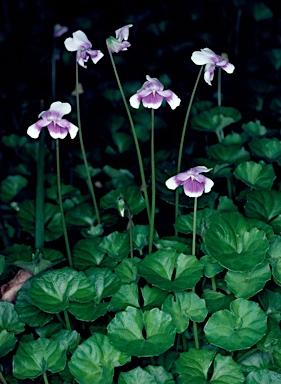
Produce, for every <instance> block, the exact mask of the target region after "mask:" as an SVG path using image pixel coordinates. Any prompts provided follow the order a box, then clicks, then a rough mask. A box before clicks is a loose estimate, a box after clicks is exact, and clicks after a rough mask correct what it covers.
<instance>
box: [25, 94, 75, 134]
mask: <svg viewBox="0 0 281 384" xmlns="http://www.w3.org/2000/svg"><path fill="white" fill-rule="evenodd" d="M70 111H71V105H70V104H69V103H61V102H60V101H55V102H54V103H52V104H51V106H50V109H48V111H43V112H41V113H40V115H39V116H38V117H41V119H40V120H38V121H37V123H35V124H32V125H31V126H30V127H28V129H27V134H28V135H29V136H30V137H32V138H33V139H37V138H38V137H39V134H40V132H41V129H42V128H43V127H48V131H49V133H50V135H51V137H52V138H53V139H64V138H65V137H66V135H67V134H68V133H69V134H70V137H71V138H72V139H74V137H75V136H76V134H77V132H78V127H76V125H74V124H72V123H70V122H69V121H68V120H66V119H63V118H62V117H63V115H66V114H68V113H70Z"/></svg>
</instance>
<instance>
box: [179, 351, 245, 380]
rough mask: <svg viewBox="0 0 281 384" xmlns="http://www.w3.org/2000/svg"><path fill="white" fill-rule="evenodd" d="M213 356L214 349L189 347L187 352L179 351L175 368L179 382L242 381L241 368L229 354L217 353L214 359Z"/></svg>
mask: <svg viewBox="0 0 281 384" xmlns="http://www.w3.org/2000/svg"><path fill="white" fill-rule="evenodd" d="M214 356H215V351H210V350H207V349H201V350H196V349H190V350H189V351H188V352H184V353H181V355H180V357H179V359H178V360H177V361H176V370H177V372H178V373H179V374H180V382H181V383H182V384H191V383H192V384H205V383H209V382H210V383H216V384H225V383H235V384H243V383H244V380H245V378H244V375H243V373H242V370H241V368H240V366H239V365H238V364H237V363H235V361H234V360H233V359H232V357H231V356H222V355H220V354H219V353H218V354H217V355H216V357H215V359H214ZM213 359H214V361H213ZM212 364H213V367H212V370H211V369H210V368H211V365H212ZM209 371H211V372H212V373H211V372H209ZM209 375H211V378H210V380H209V379H208V378H209Z"/></svg>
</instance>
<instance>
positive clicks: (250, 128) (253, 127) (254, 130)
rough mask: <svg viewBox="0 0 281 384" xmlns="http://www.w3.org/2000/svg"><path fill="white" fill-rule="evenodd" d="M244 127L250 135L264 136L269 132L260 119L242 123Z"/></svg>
mask: <svg viewBox="0 0 281 384" xmlns="http://www.w3.org/2000/svg"><path fill="white" fill-rule="evenodd" d="M242 129H243V131H245V132H246V133H248V135H250V136H264V135H265V134H266V132H267V129H266V128H265V127H264V126H263V125H261V122H260V121H259V120H256V121H255V122H254V121H250V122H249V123H244V124H242Z"/></svg>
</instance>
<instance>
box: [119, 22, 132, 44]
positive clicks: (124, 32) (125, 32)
mask: <svg viewBox="0 0 281 384" xmlns="http://www.w3.org/2000/svg"><path fill="white" fill-rule="evenodd" d="M132 26H133V24H128V25H125V26H124V27H122V28H119V29H116V31H115V35H116V39H118V40H119V41H123V40H128V37H129V28H131V27H132Z"/></svg>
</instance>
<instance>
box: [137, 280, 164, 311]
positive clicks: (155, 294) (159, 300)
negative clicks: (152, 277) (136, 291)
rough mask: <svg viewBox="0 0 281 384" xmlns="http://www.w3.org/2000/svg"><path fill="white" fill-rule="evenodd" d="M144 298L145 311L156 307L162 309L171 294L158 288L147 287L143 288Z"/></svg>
mask: <svg viewBox="0 0 281 384" xmlns="http://www.w3.org/2000/svg"><path fill="white" fill-rule="evenodd" d="M141 292H142V297H143V307H144V308H145V309H152V308H154V307H161V305H162V304H163V303H164V301H165V300H166V298H167V297H168V295H169V293H168V292H167V291H163V290H162V289H159V288H157V287H152V288H151V287H149V286H148V285H145V286H144V287H143V288H141Z"/></svg>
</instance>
